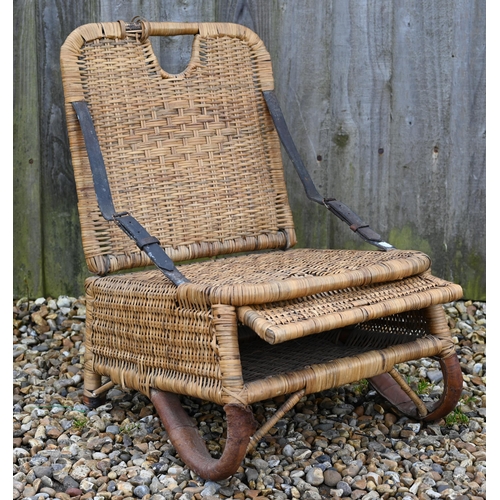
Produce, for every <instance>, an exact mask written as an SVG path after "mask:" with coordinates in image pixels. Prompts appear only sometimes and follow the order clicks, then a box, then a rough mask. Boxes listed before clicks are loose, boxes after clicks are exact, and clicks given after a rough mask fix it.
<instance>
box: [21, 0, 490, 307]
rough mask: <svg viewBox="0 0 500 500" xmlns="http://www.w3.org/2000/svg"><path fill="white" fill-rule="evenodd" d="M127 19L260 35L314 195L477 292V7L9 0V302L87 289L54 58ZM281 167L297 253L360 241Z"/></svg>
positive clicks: (480, 222) (481, 64)
mask: <svg viewBox="0 0 500 500" xmlns="http://www.w3.org/2000/svg"><path fill="white" fill-rule="evenodd" d="M135 16H141V17H143V18H145V19H149V20H160V21H224V22H237V23H241V24H244V25H246V26H248V27H249V28H251V29H253V30H254V31H255V32H256V33H257V34H258V35H259V36H260V37H261V38H262V39H263V41H264V43H265V44H266V46H267V48H268V50H269V52H270V53H271V57H272V60H273V68H274V75H275V80H276V92H277V94H278V97H279V99H280V101H281V104H282V107H283V110H284V113H285V116H286V119H287V122H288V125H289V127H290V129H291V130H292V133H293V135H294V138H295V140H296V143H297V147H298V149H299V151H300V152H301V154H302V156H303V158H304V160H305V163H306V165H307V166H308V169H309V171H310V173H311V176H312V177H313V179H314V181H315V183H316V184H317V186H318V189H319V190H320V192H321V193H322V194H323V195H324V196H329V197H336V198H338V199H340V200H342V201H344V202H345V203H347V204H348V205H350V206H351V207H352V208H353V209H354V210H355V211H356V212H357V213H358V214H359V215H361V216H362V217H363V218H365V220H367V221H368V222H369V223H370V224H371V225H372V227H374V229H375V230H377V231H378V232H380V233H381V234H383V235H384V237H385V238H386V239H387V240H388V241H390V242H391V243H392V244H393V245H395V246H398V247H399V248H412V249H419V250H422V251H424V252H426V253H428V254H429V255H430V256H431V257H432V259H433V271H434V273H435V274H437V275H439V276H441V277H443V278H446V279H450V280H452V281H455V282H456V283H459V284H461V285H462V286H463V288H464V290H465V296H466V297H467V298H470V299H473V300H483V299H485V296H486V283H485V282H486V278H485V267H486V263H485V262H486V255H485V254H486V245H485V240H486V229H485V219H486V215H485V183H486V181H485V170H486V169H485V115H486V109H485V108H486V105H485V66H486V61H485V52H486V48H485V24H486V20H485V17H486V5H485V0H478V1H475V0H473V1H471V0H401V1H399V0H398V1H395V0H359V1H358V0H356V1H350V0H300V1H298V0H297V1H292V0H203V1H195V0H191V1H189V0H131V1H125V0H114V1H112V0H85V1H72V0H15V2H14V165H13V167H14V185H13V190H14V191H13V202H14V220H13V227H14V243H13V245H14V296H15V297H18V296H22V295H24V296H26V295H29V296H30V297H39V296H41V295H46V296H47V295H51V296H57V295H60V294H68V295H74V296H76V295H79V294H81V293H82V292H83V286H82V285H83V281H84V278H85V277H86V276H87V275H88V272H87V270H86V267H85V263H84V259H83V253H82V249H81V241H80V235H79V223H78V217H77V212H76V194H75V187H74V181H73V175H72V170H71V161H70V156H69V151H68V141H67V135H66V130H65V121H64V116H63V97H62V86H61V78H60V68H59V50H60V46H61V44H62V43H63V42H64V40H65V38H66V36H67V35H68V34H69V33H70V32H71V31H72V30H73V29H74V28H76V27H77V26H79V25H81V24H85V23H89V22H96V21H116V20H118V19H123V20H125V21H130V20H131V19H132V18H133V17H135ZM189 44H190V39H189V38H188V37H176V38H175V39H173V40H172V41H171V42H169V43H168V44H165V45H162V47H161V49H160V48H159V49H158V50H161V55H160V60H161V64H162V66H163V67H164V68H165V69H167V70H168V71H169V72H178V71H180V70H182V69H183V67H184V66H185V65H186V64H187V61H188V60H189V57H190V45H189ZM285 167H286V170H287V175H288V179H289V181H288V186H289V193H290V201H291V204H292V206H293V207H294V208H293V210H294V216H295V221H296V226H297V230H298V236H299V241H300V242H301V246H318V247H336V248H341V247H348V248H358V247H363V248H365V247H364V246H363V245H362V244H361V242H360V241H358V239H357V237H356V236H355V235H353V234H352V233H351V231H349V229H348V228H346V227H344V225H343V224H342V223H341V222H339V221H338V220H337V219H336V218H335V217H334V216H332V215H331V214H329V212H328V211H327V210H324V209H321V207H319V206H316V205H315V204H313V203H311V202H308V200H307V199H306V197H305V195H304V193H303V190H302V187H301V185H300V182H299V180H298V178H297V177H296V176H295V173H294V172H293V167H291V164H290V162H289V161H288V160H286V164H285Z"/></svg>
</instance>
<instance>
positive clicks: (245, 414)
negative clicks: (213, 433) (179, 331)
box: [150, 389, 257, 481]
mask: <svg viewBox="0 0 500 500" xmlns="http://www.w3.org/2000/svg"><path fill="white" fill-rule="evenodd" d="M150 399H151V402H152V403H153V406H154V407H155V408H156V411H157V412H158V415H159V417H160V419H161V421H162V423H163V425H164V427H165V430H166V431H167V433H168V436H169V438H170V441H171V442H172V444H173V445H174V447H175V449H176V450H177V453H179V456H180V457H181V458H182V460H183V461H184V463H185V464H186V465H187V466H188V467H189V468H190V469H191V470H193V471H194V472H196V473H197V474H198V475H199V476H200V477H202V478H203V479H209V480H211V481H219V480H221V479H225V478H227V477H229V476H231V475H232V474H234V473H235V472H236V471H237V470H238V467H239V466H240V464H241V462H242V461H243V458H244V457H245V455H246V450H247V446H248V443H249V442H250V438H251V436H252V434H253V433H254V432H255V430H256V427H257V425H256V422H255V419H254V417H253V413H252V411H251V409H250V408H249V407H245V406H243V405H237V404H228V405H225V406H224V411H225V412H226V416H227V440H226V446H225V448H224V452H223V454H222V456H221V457H220V458H219V459H215V458H212V456H211V455H210V453H209V452H208V450H207V447H206V446H205V442H204V441H203V439H202V437H201V436H200V434H199V432H198V428H197V426H196V424H195V423H194V422H193V421H192V420H191V418H190V417H189V415H187V413H186V412H185V411H184V408H182V405H181V402H180V400H179V398H178V396H177V395H176V394H172V393H171V392H165V391H160V390H157V389H151V395H150Z"/></svg>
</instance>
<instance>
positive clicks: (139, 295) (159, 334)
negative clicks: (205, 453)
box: [86, 271, 223, 404]
mask: <svg viewBox="0 0 500 500" xmlns="http://www.w3.org/2000/svg"><path fill="white" fill-rule="evenodd" d="M134 275H135V277H131V275H126V276H113V277H107V278H97V279H96V278H90V279H89V280H87V282H86V289H87V294H86V296H87V321H86V367H87V368H88V369H90V370H91V371H94V372H96V373H99V374H101V375H107V376H109V377H111V379H112V380H113V381H114V382H115V383H118V384H121V385H123V386H125V387H130V388H132V389H135V390H138V391H141V392H143V393H144V394H148V393H149V387H150V386H154V387H156V388H159V389H162V390H167V391H171V392H174V393H178V394H189V395H192V396H194V397H200V398H207V399H210V400H211V401H216V402H220V403H221V404H222V403H223V401H222V399H221V396H220V393H221V390H220V389H221V380H222V375H221V371H220V366H219V346H218V342H217V338H216V334H215V328H214V326H213V322H212V318H211V313H210V311H209V310H208V309H203V308H200V307H196V308H192V307H188V306H186V305H184V304H179V303H178V302H177V300H176V294H175V287H174V286H173V285H171V284H169V282H168V280H167V279H166V278H164V277H163V276H162V275H161V274H159V273H157V272H155V271H151V272H144V273H134ZM138 275H140V276H138Z"/></svg>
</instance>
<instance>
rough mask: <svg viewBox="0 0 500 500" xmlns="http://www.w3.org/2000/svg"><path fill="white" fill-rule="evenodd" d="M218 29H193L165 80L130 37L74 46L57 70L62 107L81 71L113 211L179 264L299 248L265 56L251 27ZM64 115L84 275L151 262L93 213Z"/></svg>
mask: <svg viewBox="0 0 500 500" xmlns="http://www.w3.org/2000/svg"><path fill="white" fill-rule="evenodd" d="M224 26H225V25H216V26H211V25H207V26H205V25H200V34H199V35H196V36H195V41H194V44H193V53H192V59H191V62H190V64H189V66H188V68H187V69H186V71H184V72H183V73H182V74H180V75H169V74H167V73H165V72H164V71H163V70H162V69H161V67H160V66H159V64H158V61H157V59H156V57H155V55H154V53H153V51H152V48H151V44H150V43H149V41H148V40H146V41H144V42H139V41H138V40H137V39H136V37H135V36H133V35H129V36H127V37H126V38H124V39H121V38H119V37H118V36H117V37H115V38H111V37H107V38H102V39H94V40H92V41H90V42H88V43H84V44H83V45H82V46H81V48H75V47H73V45H75V43H73V44H72V50H73V53H72V54H73V55H72V57H69V56H68V57H67V59H68V60H67V61H66V62H65V66H67V69H66V70H65V74H66V75H68V77H67V79H66V80H64V76H63V81H64V85H65V88H66V86H68V87H70V88H71V92H70V91H68V94H67V100H68V102H69V99H70V98H71V96H75V95H77V93H75V91H74V89H75V88H77V87H78V85H77V83H76V81H75V75H76V74H78V75H79V79H80V87H81V89H82V94H83V96H84V98H85V100H86V101H87V102H88V103H89V105H90V109H91V113H92V116H93V119H94V121H95V127H96V132H97V135H98V138H99V141H100V144H101V148H102V151H103V156H104V160H105V164H106V169H107V173H108V178H109V183H110V186H111V191H112V194H113V200H114V204H115V208H116V210H117V211H118V212H120V211H128V212H130V213H131V214H132V215H133V216H134V217H136V218H137V219H138V220H139V222H141V223H142V224H143V225H144V226H145V227H146V228H147V229H148V231H149V232H150V233H151V234H153V235H155V236H156V237H157V238H158V239H159V240H160V242H161V244H162V246H164V247H165V248H166V250H167V253H168V254H169V255H170V256H171V257H172V258H173V260H175V261H180V260H187V259H193V258H197V257H206V256H213V255H218V254H225V253H234V252H240V251H249V250H258V249H265V248H284V247H287V246H290V245H293V244H295V233H294V229H293V221H292V217H291V211H290V208H289V206H288V200H287V194H286V187H285V183H284V178H283V169H282V163H281V151H280V146H279V140H278V137H277V134H276V132H275V130H274V126H273V124H272V119H271V118H270V116H269V114H268V112H267V108H266V106H265V102H264V100H263V97H262V92H261V90H262V89H264V88H266V89H267V88H269V87H271V85H272V72H271V66H270V62H269V54H268V53H267V51H266V50H265V48H264V46H263V44H262V42H261V41H260V40H259V39H258V37H257V36H256V35H255V34H253V33H252V32H250V31H249V30H246V29H242V28H241V27H240V28H238V29H236V28H235V27H234V25H228V27H227V29H226V31H227V32H228V34H224V30H223V28H224ZM87 29H88V28H87ZM73 38H74V37H73ZM76 45H77V44H76ZM75 52H76V53H77V57H75V55H74V53H75ZM65 53H68V49H67V48H66V49H65ZM75 67H76V68H77V69H78V71H75ZM67 113H68V129H69V132H70V141H71V148H72V155H73V164H74V169H75V177H76V182H77V189H78V196H79V210H80V218H81V225H82V237H83V238H82V239H83V244H84V251H85V255H86V258H87V262H88V265H89V267H90V269H91V270H92V271H94V272H97V273H100V274H103V273H107V272H112V271H115V270H118V269H124V268H131V267H137V266H143V265H145V264H149V262H148V259H147V257H145V256H144V255H142V253H141V252H139V251H138V250H137V249H136V248H135V246H134V244H133V243H132V242H131V241H130V240H129V239H128V238H127V237H126V236H124V235H123V234H122V233H121V231H120V230H119V229H118V228H117V227H115V226H114V224H112V223H107V222H106V221H104V220H103V219H102V217H101V216H100V213H99V210H98V207H97V202H96V198H95V195H94V192H93V184H92V178H91V174H90V170H89V166H88V160H87V158H86V154H85V151H84V148H83V142H82V138H81V134H80V132H79V130H78V126H77V124H76V122H75V120H74V116H73V112H72V110H71V109H70V107H69V105H68V108H67Z"/></svg>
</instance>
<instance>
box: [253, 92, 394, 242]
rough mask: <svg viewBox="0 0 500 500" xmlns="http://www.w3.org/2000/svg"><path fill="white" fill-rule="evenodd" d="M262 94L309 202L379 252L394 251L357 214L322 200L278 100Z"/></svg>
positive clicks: (342, 205) (268, 94)
mask: <svg viewBox="0 0 500 500" xmlns="http://www.w3.org/2000/svg"><path fill="white" fill-rule="evenodd" d="M262 93H263V95H264V99H265V101H266V103H267V108H268V109H269V113H270V114H271V117H272V119H273V122H274V126H275V127H276V131H277V132H278V136H279V138H280V140H281V143H282V144H283V147H284V148H285V151H286V152H287V154H288V156H289V157H290V160H291V161H292V163H293V166H294V167H295V170H296V171H297V174H298V175H299V178H300V180H301V182H302V185H303V186H304V189H305V192H306V195H307V197H308V198H309V199H310V200H312V201H314V202H316V203H319V204H320V205H325V206H326V208H328V210H330V212H332V213H333V214H335V215H336V216H337V217H338V218H339V219H340V220H342V221H344V222H345V223H347V224H348V226H349V227H350V229H351V230H352V231H354V232H355V233H357V234H358V235H359V236H360V237H361V238H363V240H365V241H366V242H367V243H369V244H371V245H374V246H376V247H377V248H379V249H380V250H392V249H394V247H393V246H392V245H390V244H389V243H386V242H385V241H383V240H382V237H381V236H380V235H379V234H378V233H376V232H375V231H374V230H373V229H371V228H370V226H369V225H368V224H367V223H366V222H364V221H363V220H362V219H361V218H360V217H359V216H358V215H357V214H355V213H354V212H353V211H352V210H351V209H350V208H349V207H348V206H347V205H345V204H344V203H342V202H340V201H337V200H336V199H335V198H328V199H326V198H323V197H322V196H321V195H320V194H319V192H318V190H317V188H316V186H315V185H314V182H313V181H312V179H311V176H310V175H309V173H308V172H307V169H306V167H305V165H304V162H303V161H302V158H301V157H300V154H299V152H298V151H297V148H296V146H295V144H294V142H293V139H292V136H291V135H290V131H289V130H288V126H287V124H286V122H285V117H284V116H283V112H282V110H281V107H280V105H279V102H278V98H277V97H276V94H275V93H274V90H264V91H263V92H262Z"/></svg>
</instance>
